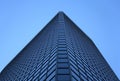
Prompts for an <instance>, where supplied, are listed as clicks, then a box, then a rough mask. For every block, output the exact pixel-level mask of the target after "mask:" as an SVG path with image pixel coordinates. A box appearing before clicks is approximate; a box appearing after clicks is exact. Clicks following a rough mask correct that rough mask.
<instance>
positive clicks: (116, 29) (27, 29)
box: [0, 0, 120, 78]
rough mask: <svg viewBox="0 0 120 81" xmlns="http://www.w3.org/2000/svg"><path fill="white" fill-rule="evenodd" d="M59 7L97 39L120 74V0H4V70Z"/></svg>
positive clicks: (0, 59) (0, 2)
mask: <svg viewBox="0 0 120 81" xmlns="http://www.w3.org/2000/svg"><path fill="white" fill-rule="evenodd" d="M58 11H64V12H65V13H66V14H67V15H68V16H69V17H70V18H71V19H72V20H73V21H74V22H75V23H76V24H77V25H78V26H79V27H80V28H81V29H82V30H83V31H84V32H85V33H86V34H87V35H88V36H89V37H90V38H91V39H92V40H93V41H94V43H95V44H96V46H97V47H98V49H99V50H100V52H101V53H102V54H103V56H104V58H105V59H106V60H107V62H108V63H109V65H110V66H111V68H112V69H113V71H114V72H115V73H116V75H117V76H118V77H119V78H120V0H0V71H1V70H2V69H3V68H4V67H5V66H6V65H7V64H8V63H9V62H10V61H11V60H12V59H13V58H14V57H15V55H16V54H18V53H19V51H20V50H22V48H23V47H24V46H25V45H26V44H27V43H28V42H29V41H30V40H31V39H32V38H33V37H34V36H35V35H36V34H37V33H38V32H39V31H40V30H41V29H42V28H43V27H44V26H45V25H46V24H47V23H48V22H49V21H50V20H51V18H53V17H54V16H55V14H56V13H57V12H58Z"/></svg>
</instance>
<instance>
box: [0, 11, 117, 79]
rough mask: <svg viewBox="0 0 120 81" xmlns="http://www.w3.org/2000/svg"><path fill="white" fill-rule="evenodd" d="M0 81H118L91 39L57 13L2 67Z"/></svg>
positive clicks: (61, 14)
mask: <svg viewBox="0 0 120 81" xmlns="http://www.w3.org/2000/svg"><path fill="white" fill-rule="evenodd" d="M0 81H119V80H118V78H117V77H116V75H115V74H114V72H113V71H112V69H111V68H110V66H109V65H108V63H107V62H106V61H105V59H104V58H103V56H102V55H101V53H100V52H99V50H98V49H97V47H96V46H95V44H94V43H93V42H92V40H91V39H90V38H89V37H88V36H87V35H86V34H85V33H84V32H83V31H82V30H80V29H79V27H78V26H76V25H75V24H74V23H73V22H72V21H71V20H70V19H69V18H68V17H67V16H66V15H65V14H64V13H63V12H59V13H58V14H57V15H56V16H55V17H54V18H53V19H52V20H51V21H50V22H49V23H48V24H47V25H46V26H45V27H44V28H43V29H42V30H41V31H40V32H39V33H38V34H37V35H36V36H35V37H34V38H33V39H32V40H31V41H30V43H29V44H28V45H27V46H26V47H25V48H24V49H23V50H22V51H21V52H20V53H19V54H18V55H17V56H16V57H15V58H14V59H13V60H12V61H11V62H10V63H9V64H8V65H7V66H6V67H5V68H4V70H3V71H2V72H1V74H0Z"/></svg>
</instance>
